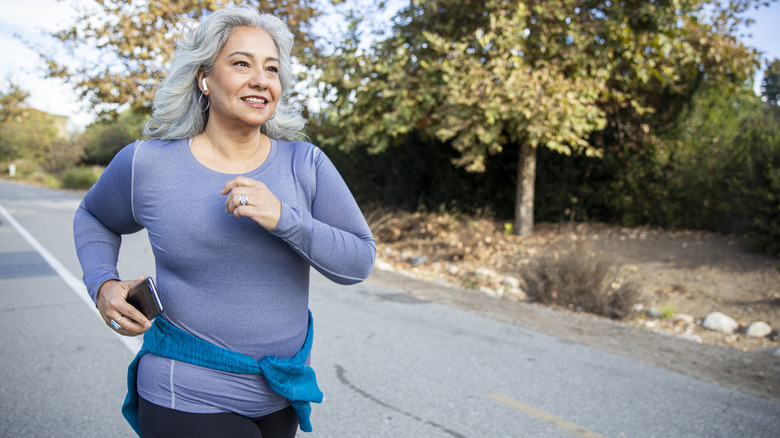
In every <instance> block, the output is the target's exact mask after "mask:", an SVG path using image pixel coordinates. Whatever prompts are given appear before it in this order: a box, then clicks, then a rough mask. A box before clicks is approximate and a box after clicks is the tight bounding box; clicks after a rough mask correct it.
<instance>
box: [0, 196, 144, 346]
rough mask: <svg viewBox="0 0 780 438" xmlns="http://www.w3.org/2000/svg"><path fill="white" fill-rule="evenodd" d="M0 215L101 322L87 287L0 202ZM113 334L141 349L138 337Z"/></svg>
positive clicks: (124, 342)
mask: <svg viewBox="0 0 780 438" xmlns="http://www.w3.org/2000/svg"><path fill="white" fill-rule="evenodd" d="M0 215H2V216H3V217H4V218H5V220H6V221H8V223H9V224H11V225H12V226H13V227H14V229H16V232H18V233H19V234H20V235H21V236H22V237H24V239H25V240H26V241H27V243H29V244H30V246H32V247H33V248H34V249H35V250H36V251H37V252H38V254H40V255H41V257H43V259H44V260H46V263H48V264H49V266H51V267H52V269H54V271H56V272H57V275H59V276H60V278H62V279H63V280H64V281H65V283H66V284H67V285H68V286H69V287H70V289H71V290H72V291H73V292H74V293H75V294H76V295H77V296H78V297H79V298H80V299H81V300H82V301H84V303H85V304H86V305H87V307H89V308H90V309H91V310H92V312H93V313H94V314H95V315H96V316H97V317H98V318H99V319H100V321H101V322H102V321H103V318H102V317H101V316H100V312H98V310H97V308H96V307H95V303H94V302H92V298H90V296H89V294H88V293H87V288H86V286H84V283H83V282H82V281H81V280H79V279H78V278H76V276H75V275H73V274H72V273H71V272H70V271H69V270H68V269H67V268H66V267H65V266H64V265H63V264H62V263H60V261H59V260H57V258H56V257H54V256H53V255H52V254H51V253H50V252H49V251H48V250H47V249H46V248H45V247H44V246H43V245H41V243H40V242H38V240H37V239H36V238H35V237H33V235H32V234H30V233H29V232H28V231H27V230H26V229H25V228H24V227H23V226H22V225H21V224H20V223H19V222H17V220H16V219H14V217H13V216H11V214H10V213H8V211H7V210H6V209H5V208H4V207H3V205H2V204H0ZM114 335H115V336H116V337H118V338H119V340H120V341H122V343H123V344H124V345H125V347H127V349H128V350H130V352H131V353H133V354H135V353H137V352H138V350H140V349H141V340H140V339H139V338H131V337H127V336H122V335H120V334H119V333H116V332H114Z"/></svg>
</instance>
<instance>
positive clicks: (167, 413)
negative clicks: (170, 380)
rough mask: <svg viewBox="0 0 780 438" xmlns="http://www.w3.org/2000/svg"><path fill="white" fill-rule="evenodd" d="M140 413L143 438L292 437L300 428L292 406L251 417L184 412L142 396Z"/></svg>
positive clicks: (139, 402) (139, 407)
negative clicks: (160, 404)
mask: <svg viewBox="0 0 780 438" xmlns="http://www.w3.org/2000/svg"><path fill="white" fill-rule="evenodd" d="M138 417H139V423H140V424H139V426H140V429H141V437H143V438H153V437H159V438H176V437H181V438H198V437H203V438H219V437H224V438H245V437H246V438H293V437H294V436H295V433H296V432H297V431H298V417H297V416H296V414H295V409H293V407H292V406H288V407H286V408H285V409H282V410H281V411H276V412H274V413H272V414H268V415H264V416H262V417H259V418H248V417H244V416H241V415H238V414H233V413H227V412H225V413H219V414H192V413H189V412H181V411H176V410H173V409H168V408H164V407H162V406H157V405H155V404H153V403H150V402H148V401H146V400H144V399H143V398H141V397H139V401H138Z"/></svg>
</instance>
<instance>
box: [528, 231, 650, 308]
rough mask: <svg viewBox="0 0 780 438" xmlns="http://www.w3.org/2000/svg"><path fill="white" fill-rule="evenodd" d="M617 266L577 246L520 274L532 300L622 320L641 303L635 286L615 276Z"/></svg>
mask: <svg viewBox="0 0 780 438" xmlns="http://www.w3.org/2000/svg"><path fill="white" fill-rule="evenodd" d="M618 268H619V266H618V265H617V264H616V263H615V262H614V261H613V260H612V259H611V258H609V257H607V256H605V255H598V254H591V253H589V252H588V251H587V250H586V249H584V247H582V246H578V247H577V248H576V249H574V250H573V251H571V252H568V253H565V254H561V255H558V256H557V257H556V256H553V257H549V258H543V259H541V260H540V261H539V262H538V263H536V264H534V265H531V266H529V268H528V269H527V270H525V272H524V273H523V279H524V281H525V285H526V289H525V292H526V293H527V294H528V298H529V299H530V300H532V301H537V302H540V303H543V304H553V305H558V306H563V307H569V308H573V309H575V310H578V311H584V312H590V313H594V314H597V315H602V316H606V317H608V318H612V319H623V318H625V317H627V316H629V315H630V314H631V313H632V309H633V307H634V305H635V304H637V303H639V302H641V294H640V291H639V288H637V287H636V286H635V285H633V284H631V283H623V282H621V281H620V279H619V275H618V274H619V272H618V271H619V269H618Z"/></svg>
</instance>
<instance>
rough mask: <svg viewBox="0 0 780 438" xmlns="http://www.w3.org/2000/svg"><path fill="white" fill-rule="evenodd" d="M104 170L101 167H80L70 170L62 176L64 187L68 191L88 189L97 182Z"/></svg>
mask: <svg viewBox="0 0 780 438" xmlns="http://www.w3.org/2000/svg"><path fill="white" fill-rule="evenodd" d="M102 172H103V168H102V167H100V166H79V167H74V168H71V169H68V170H67V171H65V173H64V174H63V175H62V187H64V188H66V189H88V188H90V187H92V184H95V182H97V180H98V178H100V174H101V173H102Z"/></svg>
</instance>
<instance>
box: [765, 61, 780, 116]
mask: <svg viewBox="0 0 780 438" xmlns="http://www.w3.org/2000/svg"><path fill="white" fill-rule="evenodd" d="M761 96H763V97H764V99H765V100H766V103H767V104H768V105H769V106H770V107H777V106H778V105H780V103H778V102H780V59H777V58H775V60H774V61H772V62H771V63H769V62H767V64H766V70H764V80H763V81H762V83H761Z"/></svg>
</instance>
